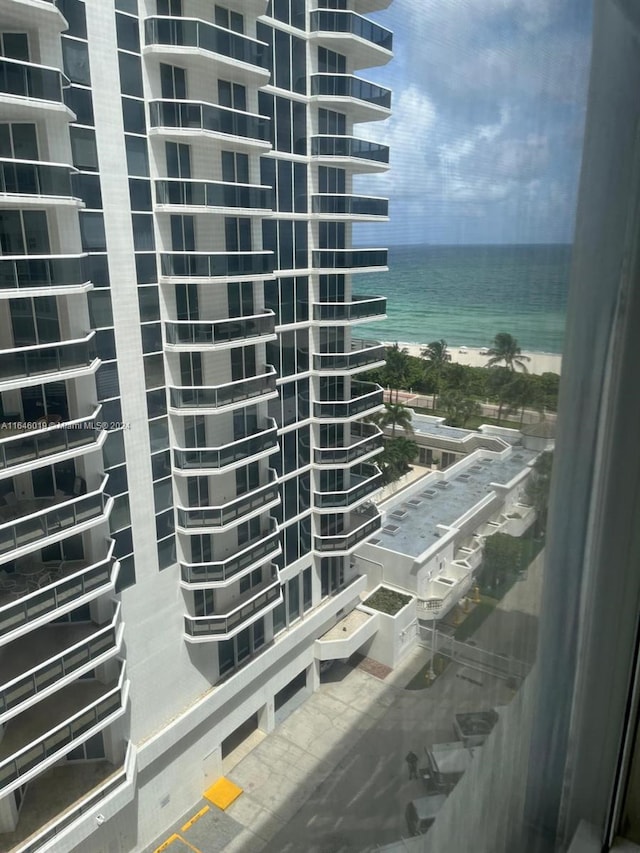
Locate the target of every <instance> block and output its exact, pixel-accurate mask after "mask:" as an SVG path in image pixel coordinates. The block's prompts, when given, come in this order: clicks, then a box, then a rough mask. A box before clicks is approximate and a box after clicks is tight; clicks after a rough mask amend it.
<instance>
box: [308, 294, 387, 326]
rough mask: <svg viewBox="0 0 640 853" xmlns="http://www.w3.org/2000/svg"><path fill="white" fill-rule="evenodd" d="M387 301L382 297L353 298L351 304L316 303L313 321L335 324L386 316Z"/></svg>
mask: <svg viewBox="0 0 640 853" xmlns="http://www.w3.org/2000/svg"><path fill="white" fill-rule="evenodd" d="M386 311H387V300H386V297H384V296H355V295H354V296H353V298H352V301H351V302H316V303H314V305H313V319H314V320H317V321H319V322H325V323H335V322H350V321H352V320H366V319H369V318H370V317H381V316H383V315H384V314H386Z"/></svg>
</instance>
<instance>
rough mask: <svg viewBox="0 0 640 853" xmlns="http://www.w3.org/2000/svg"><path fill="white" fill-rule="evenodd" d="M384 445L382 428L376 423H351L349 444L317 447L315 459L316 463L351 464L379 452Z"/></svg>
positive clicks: (314, 454) (314, 452) (314, 453)
mask: <svg viewBox="0 0 640 853" xmlns="http://www.w3.org/2000/svg"><path fill="white" fill-rule="evenodd" d="M383 446H384V442H383V437H382V430H380V429H378V427H377V426H375V425H374V424H363V423H357V422H356V423H354V424H351V437H350V439H349V442H348V444H346V445H342V446H340V447H316V448H315V449H314V451H313V461H314V462H315V464H316V465H335V466H343V465H350V464H351V463H352V462H356V461H357V460H358V459H365V458H367V457H368V456H373V455H374V454H377V453H379V452H380V451H381V450H382V448H383Z"/></svg>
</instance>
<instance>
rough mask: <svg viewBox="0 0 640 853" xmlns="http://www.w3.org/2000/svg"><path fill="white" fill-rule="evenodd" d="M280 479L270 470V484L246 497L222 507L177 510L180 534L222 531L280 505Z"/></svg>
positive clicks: (268, 479)
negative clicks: (211, 530) (212, 529)
mask: <svg viewBox="0 0 640 853" xmlns="http://www.w3.org/2000/svg"><path fill="white" fill-rule="evenodd" d="M277 481H278V478H277V476H276V472H275V471H274V470H273V468H270V469H269V476H268V478H267V482H266V483H265V484H264V485H263V486H258V488H256V489H252V491H251V492H249V493H247V494H246V495H241V496H240V497H238V498H235V499H234V500H230V501H226V502H225V503H224V504H221V505H220V506H199V507H181V506H178V507H177V516H178V518H177V526H178V529H179V532H180V533H194V532H197V531H201V532H203V533H207V532H209V531H210V529H211V528H215V529H216V530H223V529H227V528H229V527H232V526H233V525H236V524H239V523H240V522H241V521H244V520H245V519H248V518H250V517H252V516H254V515H256V514H257V513H258V512H263V511H265V510H267V509H270V508H271V507H274V506H277V505H278V504H279V503H280V491H279V489H278V482H277Z"/></svg>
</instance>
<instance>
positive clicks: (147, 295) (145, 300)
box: [138, 287, 160, 323]
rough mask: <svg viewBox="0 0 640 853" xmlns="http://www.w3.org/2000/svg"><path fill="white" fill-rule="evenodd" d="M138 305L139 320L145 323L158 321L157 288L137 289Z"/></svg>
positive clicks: (158, 303)
mask: <svg viewBox="0 0 640 853" xmlns="http://www.w3.org/2000/svg"><path fill="white" fill-rule="evenodd" d="M138 305H139V307H140V320H141V321H142V322H143V323H145V322H148V321H150V320H159V319H160V300H159V298H158V288H157V287H140V288H138Z"/></svg>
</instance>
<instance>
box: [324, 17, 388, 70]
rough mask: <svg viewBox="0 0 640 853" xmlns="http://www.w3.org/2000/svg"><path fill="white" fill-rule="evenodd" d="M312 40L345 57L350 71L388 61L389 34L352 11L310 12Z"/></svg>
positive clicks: (383, 28)
mask: <svg viewBox="0 0 640 853" xmlns="http://www.w3.org/2000/svg"><path fill="white" fill-rule="evenodd" d="M311 32H312V33H313V37H314V41H316V42H317V43H319V44H322V45H323V46H324V47H327V48H328V49H329V50H335V51H337V52H338V53H344V54H347V55H348V56H349V57H350V58H351V61H352V62H353V67H354V68H370V67H372V66H374V65H384V64H385V63H386V62H388V61H389V60H390V59H391V55H392V54H391V51H392V49H393V33H392V32H391V31H390V30H387V29H385V27H381V26H380V25H379V24H375V23H374V22H373V21H370V20H369V19H368V18H363V17H362V15H357V14H355V13H354V12H348V11H345V10H334V9H317V10H316V11H314V12H311Z"/></svg>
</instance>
